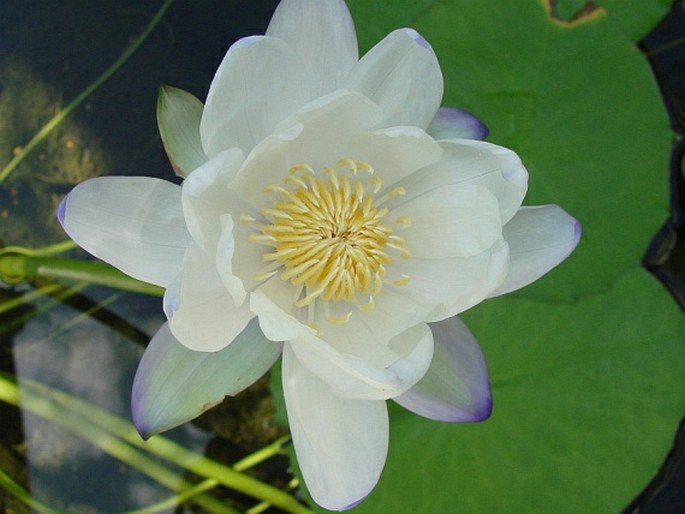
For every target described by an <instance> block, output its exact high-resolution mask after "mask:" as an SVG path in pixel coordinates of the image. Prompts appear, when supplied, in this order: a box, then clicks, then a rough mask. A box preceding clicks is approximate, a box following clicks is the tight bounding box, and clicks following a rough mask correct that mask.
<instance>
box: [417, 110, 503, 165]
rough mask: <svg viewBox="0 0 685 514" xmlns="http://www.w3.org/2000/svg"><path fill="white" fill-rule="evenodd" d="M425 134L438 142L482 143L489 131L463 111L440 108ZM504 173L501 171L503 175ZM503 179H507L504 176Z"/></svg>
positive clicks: (476, 119)
mask: <svg viewBox="0 0 685 514" xmlns="http://www.w3.org/2000/svg"><path fill="white" fill-rule="evenodd" d="M427 132H428V133H429V134H430V135H431V136H432V137H434V138H435V139H438V140H441V139H442V140H445V139H474V140H477V141H483V140H484V139H485V138H487V137H488V135H489V134H490V129H488V127H487V126H486V125H485V123H483V122H482V121H481V120H479V119H478V118H477V117H476V116H474V115H473V114H471V113H470V112H469V111H467V110H465V109H458V108H456V107H440V108H439V109H438V112H436V113H435V117H434V118H433V120H432V121H431V123H430V124H429V125H428V128H427ZM506 171H507V170H503V173H506ZM505 178H507V177H506V175H505Z"/></svg>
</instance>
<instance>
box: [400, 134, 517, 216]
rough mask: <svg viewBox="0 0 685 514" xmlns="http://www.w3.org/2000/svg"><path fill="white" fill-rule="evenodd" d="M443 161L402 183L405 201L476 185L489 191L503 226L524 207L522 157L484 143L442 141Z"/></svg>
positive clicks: (463, 140) (464, 140) (403, 199)
mask: <svg viewBox="0 0 685 514" xmlns="http://www.w3.org/2000/svg"><path fill="white" fill-rule="evenodd" d="M440 146H441V147H442V150H443V153H442V159H440V161H439V162H437V163H435V164H434V165H432V166H428V167H427V168H424V169H422V170H420V171H418V172H417V173H414V174H413V175H410V176H409V177H407V178H406V179H405V180H404V181H402V185H403V186H404V188H405V189H406V195H405V196H404V197H403V198H402V201H408V200H409V199H411V198H413V197H414V196H418V195H421V194H424V193H426V192H427V191H430V190H431V189H435V188H438V187H444V186H447V185H450V184H463V183H473V184H478V185H481V186H483V187H486V188H487V189H488V190H489V191H490V192H491V193H492V194H493V195H495V197H497V202H498V204H499V210H500V216H501V219H502V223H503V224H504V223H506V222H507V221H509V220H510V219H511V217H512V216H513V215H514V214H516V211H517V210H518V209H519V207H521V202H522V201H523V198H524V196H525V195H526V190H527V182H528V172H527V171H526V169H525V168H524V166H523V164H522V163H521V160H520V159H519V157H518V156H517V155H516V154H515V153H514V152H512V151H511V150H508V149H506V148H503V147H501V146H497V145H493V144H491V143H486V142H483V141H472V140H468V139H458V140H457V139H455V140H450V141H440Z"/></svg>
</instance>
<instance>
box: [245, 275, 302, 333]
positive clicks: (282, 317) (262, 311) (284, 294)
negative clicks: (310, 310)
mask: <svg viewBox="0 0 685 514" xmlns="http://www.w3.org/2000/svg"><path fill="white" fill-rule="evenodd" d="M294 295H295V288H294V287H293V286H292V285H291V284H290V282H286V281H284V280H281V278H280V277H279V276H278V275H276V276H274V277H272V278H270V279H269V280H267V281H266V282H265V283H264V284H262V285H261V286H259V287H258V288H257V289H255V291H253V292H252V293H251V294H250V310H251V311H252V312H254V313H255V315H256V316H258V317H259V326H260V328H261V329H262V332H264V335H265V336H266V337H267V338H269V339H271V340H272V341H290V340H292V339H294V338H296V337H300V336H302V335H303V334H308V333H313V332H314V330H313V329H312V328H311V327H308V326H307V325H305V324H304V323H302V322H301V321H300V319H298V312H297V311H298V309H296V308H295V305H294V304H293V302H294Z"/></svg>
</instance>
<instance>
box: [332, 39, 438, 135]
mask: <svg viewBox="0 0 685 514" xmlns="http://www.w3.org/2000/svg"><path fill="white" fill-rule="evenodd" d="M343 85H344V86H346V87H349V88H350V89H354V90H356V91H359V92H360V93H363V94H364V95H366V96H367V97H368V98H370V99H371V100H373V101H374V102H375V103H377V104H378V105H380V106H381V108H382V109H383V110H384V111H385V119H384V123H383V125H384V126H386V127H391V126H399V125H415V126H417V127H419V128H422V129H425V128H426V127H427V126H428V124H429V123H430V121H431V120H432V119H433V117H434V116H435V113H436V111H437V110H438V107H440V102H441V100H442V91H443V83H442V72H441V71H440V64H439V63H438V59H437V57H436V56H435V53H434V52H433V49H432V48H431V47H430V45H428V44H427V43H426V41H425V40H424V39H423V38H422V37H421V36H419V34H418V33H417V32H416V31H415V30H412V29H398V30H395V31H394V32H391V33H390V34H389V35H388V36H386V37H385V38H384V39H383V40H382V41H381V42H380V43H378V44H377V45H376V46H374V47H373V48H372V49H371V50H369V52H368V53H367V54H366V55H365V56H364V57H362V58H361V60H360V61H359V62H358V63H357V64H356V65H355V66H354V68H352V71H351V72H350V75H349V77H348V79H347V81H346V83H344V84H343Z"/></svg>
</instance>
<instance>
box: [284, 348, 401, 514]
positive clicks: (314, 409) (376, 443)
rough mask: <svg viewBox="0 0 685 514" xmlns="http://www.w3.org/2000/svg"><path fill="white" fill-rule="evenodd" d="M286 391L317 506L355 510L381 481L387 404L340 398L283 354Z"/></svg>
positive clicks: (307, 480) (293, 431)
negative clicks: (353, 508) (355, 506)
mask: <svg viewBox="0 0 685 514" xmlns="http://www.w3.org/2000/svg"><path fill="white" fill-rule="evenodd" d="M283 392H284V395H285V405H286V409H287V411H288V422H289V425H290V432H291V434H292V437H293V444H294V446H295V453H296V454H297V461H298V463H299V465H300V469H301V470H302V475H303V476H304V479H305V483H306V484H307V489H308V490H309V492H310V494H311V495H312V498H313V499H314V501H315V502H316V503H318V504H319V505H321V506H322V507H324V508H326V509H330V510H345V509H349V508H351V507H353V506H354V505H356V504H357V503H359V501H361V500H362V499H363V498H364V497H365V496H366V495H368V494H369V493H370V492H371V490H372V489H373V487H374V486H375V485H376V482H378V478H379V476H380V474H381V471H382V470H383V465H384V464H385V457H386V454H387V451H388V411H387V407H386V405H385V402H384V401H380V400H375V401H367V400H352V399H347V398H340V397H339V396H336V395H334V394H333V393H332V392H331V389H330V387H329V386H328V385H327V384H326V383H324V382H322V381H321V380H320V379H319V378H318V377H317V376H316V375H314V374H313V373H311V372H310V371H308V370H307V369H306V368H305V367H304V366H302V365H301V364H300V363H299V361H298V360H297V357H296V356H295V354H294V353H293V352H292V351H291V350H290V348H289V347H288V345H286V347H285V348H284V350H283Z"/></svg>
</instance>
